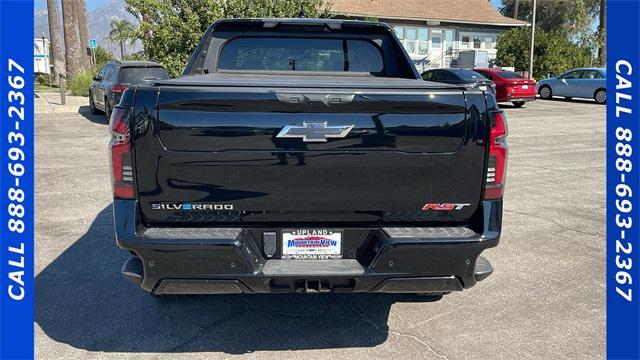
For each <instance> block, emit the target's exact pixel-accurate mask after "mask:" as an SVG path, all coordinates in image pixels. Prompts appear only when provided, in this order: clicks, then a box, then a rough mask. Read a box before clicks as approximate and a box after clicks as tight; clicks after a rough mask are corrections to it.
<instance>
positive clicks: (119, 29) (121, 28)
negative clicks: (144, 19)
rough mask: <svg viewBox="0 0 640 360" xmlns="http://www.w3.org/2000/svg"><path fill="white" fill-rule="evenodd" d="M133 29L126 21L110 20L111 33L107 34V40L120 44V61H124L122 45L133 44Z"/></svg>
mask: <svg viewBox="0 0 640 360" xmlns="http://www.w3.org/2000/svg"><path fill="white" fill-rule="evenodd" d="M134 31H135V27H134V26H133V24H132V23H131V22H129V20H127V19H113V20H111V31H110V32H109V38H110V39H111V40H112V41H114V42H117V43H119V44H120V59H124V55H125V54H124V44H125V43H126V42H129V43H130V44H133V43H134V42H135V38H134V36H133V34H134Z"/></svg>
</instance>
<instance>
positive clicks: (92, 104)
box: [89, 92, 102, 115]
mask: <svg viewBox="0 0 640 360" xmlns="http://www.w3.org/2000/svg"><path fill="white" fill-rule="evenodd" d="M89 111H91V113H92V114H93V115H98V114H100V113H101V112H102V111H100V110H98V108H96V103H95V102H94V101H93V95H92V94H91V92H89Z"/></svg>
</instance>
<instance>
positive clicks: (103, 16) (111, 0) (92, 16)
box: [33, 0, 142, 55]
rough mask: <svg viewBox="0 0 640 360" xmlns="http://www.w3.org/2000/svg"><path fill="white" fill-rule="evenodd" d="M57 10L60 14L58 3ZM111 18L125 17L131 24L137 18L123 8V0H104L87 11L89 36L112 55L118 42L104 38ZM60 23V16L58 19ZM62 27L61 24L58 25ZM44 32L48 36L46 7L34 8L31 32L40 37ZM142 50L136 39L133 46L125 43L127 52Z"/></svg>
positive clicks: (117, 47)
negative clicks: (111, 41)
mask: <svg viewBox="0 0 640 360" xmlns="http://www.w3.org/2000/svg"><path fill="white" fill-rule="evenodd" d="M58 12H60V16H62V8H61V7H60V6H59V5H58ZM112 19H127V20H129V21H130V22H131V23H132V24H134V25H135V24H138V20H137V19H136V18H135V17H134V16H133V15H131V14H129V13H128V12H127V11H126V10H125V9H124V0H106V1H105V2H104V4H102V5H101V6H99V7H97V8H95V9H93V10H92V11H89V12H88V13H87V20H88V22H89V37H90V38H91V39H96V40H97V41H98V45H100V46H102V47H104V48H105V49H107V50H110V51H111V52H112V53H113V54H114V55H119V54H120V47H119V45H118V44H115V43H110V42H109V41H108V40H106V37H107V36H109V31H111V20H112ZM60 24H61V25H62V18H61V19H60ZM60 27H61V28H62V26H60ZM43 33H44V37H46V38H49V20H48V19H47V9H36V10H35V11H34V29H33V34H34V36H35V37H38V38H39V37H41V36H42V34H43ZM140 50H142V45H141V44H140V42H139V41H137V42H136V43H135V44H134V45H133V46H131V45H129V44H126V52H127V53H128V54H130V53H132V52H137V51H140Z"/></svg>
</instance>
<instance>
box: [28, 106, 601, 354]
mask: <svg viewBox="0 0 640 360" xmlns="http://www.w3.org/2000/svg"><path fill="white" fill-rule="evenodd" d="M36 106H38V105H36ZM76 108H77V106H76V107H75V108H74V107H73V106H71V107H68V109H67V111H68V112H61V111H59V110H58V111H56V112H53V111H49V110H47V109H48V108H45V107H41V108H40V109H39V110H36V112H37V114H36V118H35V123H36V144H35V146H36V159H35V160H36V254H35V256H36V279H35V283H36V305H35V321H36V324H35V325H36V333H35V342H36V356H37V357H38V358H46V359H103V358H104V359H107V358H114V359H127V358H136V359H137V358H183V357H184V358H197V359H199V358H202V359H205V358H207V359H210V358H229V357H233V356H247V357H251V358H273V359H276V358H278V359H280V358H300V359H303V358H304V359H307V358H319V357H322V358H324V359H332V358H351V359H360V358H373V357H376V358H393V359H404V358H424V359H569V358H570V359H594V358H604V356H605V107H604V106H599V105H596V104H595V103H593V102H590V101H584V102H581V101H564V100H556V101H540V100H539V101H536V102H534V103H531V104H528V105H527V106H526V107H525V108H522V109H515V108H512V107H509V106H505V111H506V113H507V116H508V119H509V130H510V135H509V138H508V141H509V143H510V153H509V164H508V180H507V181H508V182H507V190H506V196H505V213H504V223H503V225H504V227H503V236H502V239H501V244H500V245H499V246H498V247H497V248H495V249H491V250H489V251H488V252H487V253H486V254H485V255H486V256H487V257H488V258H489V259H490V260H491V262H492V263H493V265H494V267H495V268H496V271H495V273H494V274H493V275H492V276H491V277H489V278H488V279H487V280H485V281H483V282H481V283H479V284H478V285H477V286H476V287H474V288H472V289H470V290H469V291H465V292H460V293H453V294H450V295H448V296H445V297H444V298H443V299H442V300H440V301H437V302H427V301H423V300H422V299H420V298H417V297H413V296H395V295H347V294H344V295H338V294H336V295H272V296H266V295H242V296H239V295H226V296H204V297H187V298H181V299H170V300H166V301H160V300H156V299H154V298H152V297H150V296H149V295H147V294H146V293H144V292H143V291H142V290H140V289H138V288H136V287H135V286H133V285H132V284H130V283H129V282H127V281H126V280H125V279H124V278H122V276H121V275H120V268H121V265H122V263H123V261H124V260H125V259H126V258H127V256H128V254H127V253H126V252H124V251H122V250H120V249H118V248H117V247H116V245H115V242H114V236H113V230H112V218H111V189H110V183H109V181H110V180H109V167H108V164H109V162H108V157H107V151H106V150H107V148H106V143H107V141H108V135H107V129H106V119H104V117H101V116H93V115H91V114H89V112H88V107H86V106H83V107H81V108H80V109H79V113H78V112H77V111H76V110H75V109H76ZM74 111H75V112H74Z"/></svg>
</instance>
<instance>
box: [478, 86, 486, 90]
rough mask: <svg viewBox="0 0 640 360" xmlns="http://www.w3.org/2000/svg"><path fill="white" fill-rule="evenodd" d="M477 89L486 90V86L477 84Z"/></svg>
mask: <svg viewBox="0 0 640 360" xmlns="http://www.w3.org/2000/svg"><path fill="white" fill-rule="evenodd" d="M478 89H480V90H482V91H487V87H486V86H484V85H481V86H478Z"/></svg>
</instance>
